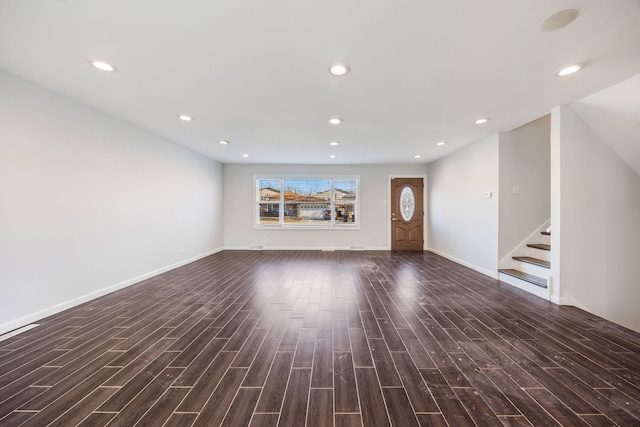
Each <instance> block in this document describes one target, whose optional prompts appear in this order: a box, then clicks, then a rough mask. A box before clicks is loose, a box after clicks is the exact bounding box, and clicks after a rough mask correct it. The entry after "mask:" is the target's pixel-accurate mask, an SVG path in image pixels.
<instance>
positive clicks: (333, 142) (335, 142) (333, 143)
mask: <svg viewBox="0 0 640 427" xmlns="http://www.w3.org/2000/svg"><path fill="white" fill-rule="evenodd" d="M329 145H340V143H339V142H338V141H331V142H330V143H329Z"/></svg>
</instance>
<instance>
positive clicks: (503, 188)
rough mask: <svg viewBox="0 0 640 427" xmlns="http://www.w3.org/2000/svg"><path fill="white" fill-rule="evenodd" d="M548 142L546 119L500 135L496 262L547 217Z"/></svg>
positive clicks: (549, 183)
mask: <svg viewBox="0 0 640 427" xmlns="http://www.w3.org/2000/svg"><path fill="white" fill-rule="evenodd" d="M550 138H551V116H549V115H546V116H544V117H541V118H539V119H538V120H534V121H533V122H531V123H527V124H526V125H524V126H521V127H519V128H517V129H514V130H512V131H510V132H504V133H501V134H500V167H499V168H500V190H499V191H500V208H499V209H500V211H499V218H500V230H499V241H498V259H500V260H501V259H502V258H504V257H505V256H506V255H507V254H508V253H509V252H511V251H512V250H513V249H514V248H515V247H516V246H518V245H519V244H520V243H522V241H523V240H524V239H525V238H526V237H528V236H529V235H530V234H531V233H532V232H533V231H535V230H536V228H538V227H540V226H541V225H542V224H544V223H545V222H546V221H548V220H549V218H550V217H551V207H550V205H551V194H550V192H551V170H550V169H551V163H550V162H551V153H550V147H551V144H550ZM514 187H517V189H516V190H517V191H514ZM515 192H517V193H518V194H514V193H515Z"/></svg>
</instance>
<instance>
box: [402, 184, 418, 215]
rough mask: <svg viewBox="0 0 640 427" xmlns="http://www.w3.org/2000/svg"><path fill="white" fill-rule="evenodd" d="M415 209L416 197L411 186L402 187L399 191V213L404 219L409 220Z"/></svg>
mask: <svg viewBox="0 0 640 427" xmlns="http://www.w3.org/2000/svg"><path fill="white" fill-rule="evenodd" d="M415 211H416V198H415V196H414V195H413V190H412V189H411V187H404V188H403V189H402V192H401V193H400V214H401V215H402V219H404V220H405V221H411V218H413V213H414V212H415Z"/></svg>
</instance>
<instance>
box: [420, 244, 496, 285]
mask: <svg viewBox="0 0 640 427" xmlns="http://www.w3.org/2000/svg"><path fill="white" fill-rule="evenodd" d="M427 250H428V251H429V252H433V253H434V254H436V255H440V256H441V257H443V258H446V259H448V260H450V261H453V262H455V263H457V264H460V265H463V266H465V267H467V268H470V269H472V270H475V271H477V272H478V273H482V274H484V275H485V276H489V277H491V278H492V279H498V274H497V272H495V271H489V270H486V269H484V268H482V267H478V266H477V265H473V264H469V263H468V262H466V261H463V260H461V259H458V258H455V257H452V256H451V255H449V254H445V253H444V252H440V251H439V250H436V249H433V248H427Z"/></svg>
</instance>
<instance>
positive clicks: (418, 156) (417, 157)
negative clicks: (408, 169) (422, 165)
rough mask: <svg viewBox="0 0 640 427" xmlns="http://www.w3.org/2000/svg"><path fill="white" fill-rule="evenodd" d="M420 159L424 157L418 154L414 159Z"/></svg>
mask: <svg viewBox="0 0 640 427" xmlns="http://www.w3.org/2000/svg"><path fill="white" fill-rule="evenodd" d="M420 157H422V156H421V155H420V154H416V155H415V156H413V158H414V159H419V158H420Z"/></svg>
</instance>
